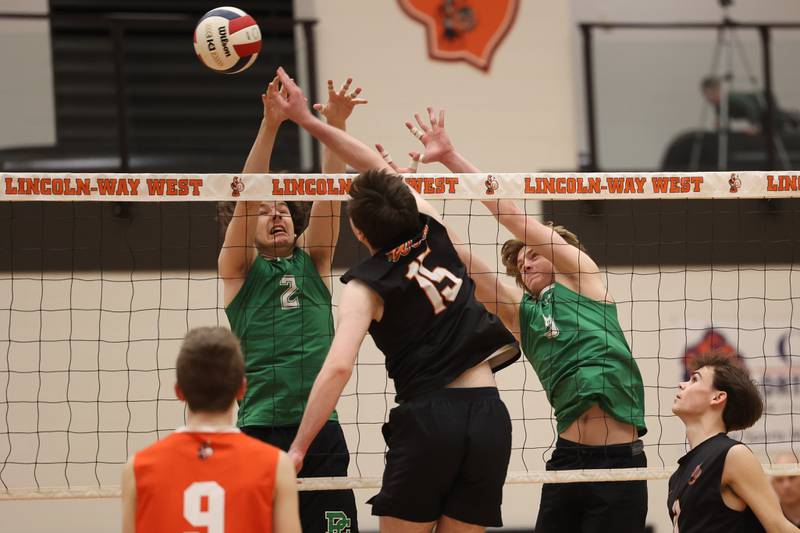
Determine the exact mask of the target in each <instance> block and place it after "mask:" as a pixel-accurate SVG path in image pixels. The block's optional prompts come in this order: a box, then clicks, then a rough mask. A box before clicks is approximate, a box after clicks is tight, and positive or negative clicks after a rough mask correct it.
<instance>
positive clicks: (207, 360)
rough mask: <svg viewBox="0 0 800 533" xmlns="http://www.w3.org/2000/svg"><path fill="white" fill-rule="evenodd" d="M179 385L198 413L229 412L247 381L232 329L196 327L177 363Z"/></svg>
mask: <svg viewBox="0 0 800 533" xmlns="http://www.w3.org/2000/svg"><path fill="white" fill-rule="evenodd" d="M175 373H176V375H177V380H178V386H179V387H180V389H181V391H182V392H183V395H184V397H185V398H186V403H187V404H189V409H191V410H192V411H195V412H199V411H205V412H211V413H219V412H223V411H226V410H227V409H228V408H229V407H230V406H231V403H233V401H234V400H235V399H236V393H237V391H238V390H239V387H240V386H241V385H242V379H243V378H244V357H243V356H242V349H241V347H240V346H239V340H238V339H237V338H236V336H235V335H234V334H233V333H231V331H230V330H228V329H225V328H218V327H200V328H195V329H193V330H191V331H189V333H187V334H186V336H185V337H184V338H183V344H181V349H180V352H178V362H177V363H176V364H175Z"/></svg>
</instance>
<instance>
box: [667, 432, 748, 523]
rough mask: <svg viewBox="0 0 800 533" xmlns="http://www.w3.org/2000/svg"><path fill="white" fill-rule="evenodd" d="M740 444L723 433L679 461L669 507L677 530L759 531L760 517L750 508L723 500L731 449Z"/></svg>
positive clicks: (700, 445) (672, 481) (670, 493)
mask: <svg viewBox="0 0 800 533" xmlns="http://www.w3.org/2000/svg"><path fill="white" fill-rule="evenodd" d="M737 444H741V442H739V441H736V440H733V439H731V438H729V437H728V436H727V435H726V434H724V433H720V434H719V435H715V436H714V437H711V438H710V439H707V440H705V441H703V442H701V443H700V444H699V445H698V446H696V447H695V448H694V449H692V450H691V451H690V452H689V453H687V454H686V455H684V456H683V457H681V458H680V460H678V465H679V466H678V470H677V471H676V472H675V473H674V474H672V477H670V478H669V495H668V496H667V507H668V510H669V516H670V519H671V520H672V524H673V527H675V531H676V532H680V533H695V532H696V533H714V532H716V531H719V532H721V533H751V532H752V533H758V532H763V531H764V528H763V527H761V524H760V523H759V521H758V519H757V518H756V516H755V514H753V511H752V510H751V509H750V508H749V507H748V508H747V509H745V510H744V511H734V510H733V509H731V508H730V507H728V506H727V505H725V502H724V501H722V492H721V489H720V485H721V483H722V470H723V468H724V467H725V458H726V457H727V456H728V451H729V450H730V449H731V448H732V447H734V446H736V445H737Z"/></svg>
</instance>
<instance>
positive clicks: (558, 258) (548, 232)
mask: <svg viewBox="0 0 800 533" xmlns="http://www.w3.org/2000/svg"><path fill="white" fill-rule="evenodd" d="M427 115H428V117H427V118H428V122H427V123H426V121H425V120H424V119H423V118H422V117H421V116H420V115H419V114H415V115H414V119H415V120H416V122H417V124H418V126H419V128H417V126H414V125H413V124H412V123H411V122H406V127H407V128H408V129H409V131H411V133H412V134H414V135H415V136H416V137H417V138H419V140H420V141H421V142H422V144H423V146H424V147H425V152H424V153H423V154H422V157H421V161H422V162H424V163H432V162H440V163H442V164H443V165H445V166H446V167H447V168H448V169H450V170H451V171H452V172H464V173H478V172H480V170H479V169H478V168H477V167H476V166H475V165H473V164H472V163H471V162H470V161H469V160H467V159H466V158H465V157H464V156H463V155H461V154H460V153H459V152H458V151H457V150H456V149H455V146H454V145H453V142H452V141H451V139H450V137H449V135H448V134H447V131H446V130H445V115H444V110H440V111H439V114H438V116H437V114H436V112H435V111H434V109H433V108H431V107H428V108H427ZM483 205H485V206H486V208H487V209H489V211H490V212H491V213H492V215H494V217H495V218H496V219H497V220H498V221H499V222H500V223H501V224H502V225H503V226H505V227H506V228H507V229H508V230H509V231H510V232H511V233H512V234H513V235H514V236H515V237H516V238H517V239H519V240H521V241H522V242H524V243H525V244H526V246H528V247H529V248H530V249H531V250H532V251H533V252H534V253H537V254H541V255H542V256H544V257H545V258H547V259H548V260H549V261H550V262H551V263H553V265H554V266H555V269H556V273H557V275H558V276H559V278H560V279H559V281H560V282H562V283H564V284H565V285H567V286H568V287H570V288H571V289H573V290H575V291H577V292H579V293H581V294H583V295H584V296H586V297H589V298H592V299H594V300H601V301H602V300H607V299H608V298H609V297H608V294H607V292H608V291H607V290H606V288H605V284H604V283H603V280H602V277H601V274H600V270H599V268H598V267H597V264H596V263H595V262H594V261H593V260H592V258H591V257H589V255H588V254H586V253H584V252H582V251H580V250H578V249H577V248H575V247H574V246H571V245H570V244H568V243H567V242H566V241H565V240H564V239H563V238H562V237H561V236H560V235H559V234H558V233H556V232H555V231H554V230H553V229H552V228H550V227H548V226H546V225H544V224H542V223H541V222H539V221H538V220H536V218H534V217H531V216H528V215H526V214H525V212H524V211H523V210H522V209H521V208H520V207H519V206H518V205H517V204H516V203H515V202H513V201H511V200H491V201H484V202H483Z"/></svg>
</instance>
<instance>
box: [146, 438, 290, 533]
mask: <svg viewBox="0 0 800 533" xmlns="http://www.w3.org/2000/svg"><path fill="white" fill-rule="evenodd" d="M279 453H280V451H279V450H278V448H276V447H274V446H270V445H269V444H265V443H263V442H261V441H259V440H256V439H253V438H251V437H248V436H247V435H245V434H243V433H240V432H239V431H238V430H228V431H221V432H190V431H183V430H179V431H176V432H175V433H173V434H171V435H170V436H168V437H166V438H164V439H162V440H160V441H158V442H156V443H155V444H153V445H152V446H149V447H147V448H145V449H144V450H141V451H140V452H137V453H136V455H135V457H134V460H133V471H134V476H135V478H136V531H137V532H139V533H157V532H162V531H163V532H164V533H191V532H198V533H223V532H226V533H247V532H254V533H255V532H258V533H265V532H271V531H272V502H273V489H274V487H275V476H276V470H277V466H278V457H279Z"/></svg>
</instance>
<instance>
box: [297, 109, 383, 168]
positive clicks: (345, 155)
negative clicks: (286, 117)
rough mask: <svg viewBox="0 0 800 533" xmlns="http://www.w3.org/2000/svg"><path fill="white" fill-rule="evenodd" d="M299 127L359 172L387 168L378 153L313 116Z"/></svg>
mask: <svg viewBox="0 0 800 533" xmlns="http://www.w3.org/2000/svg"><path fill="white" fill-rule="evenodd" d="M299 125H300V126H301V127H302V128H303V129H305V130H306V131H307V132H308V133H310V134H311V136H312V137H314V138H316V139H318V140H319V141H320V142H321V143H323V144H324V145H325V146H327V147H328V149H329V150H331V151H332V152H333V153H334V154H335V155H336V156H337V157H339V158H340V159H341V160H342V161H344V162H345V163H347V164H349V165H350V166H351V167H353V168H354V169H356V170H358V171H359V172H363V171H365V170H370V169H373V168H384V167H385V166H386V163H385V162H384V161H383V159H382V158H381V156H379V155H378V153H377V152H375V151H373V150H371V149H370V148H369V147H368V146H367V145H366V144H364V143H362V142H361V141H359V140H358V139H356V138H354V137H352V136H351V135H349V134H347V133H346V132H345V131H343V130H340V129H338V128H335V127H333V126H330V125H328V124H325V123H324V122H322V121H321V120H319V119H317V118H315V117H313V116H309V118H308V119H307V120H304V121H303V122H302V123H300V124H299Z"/></svg>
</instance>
